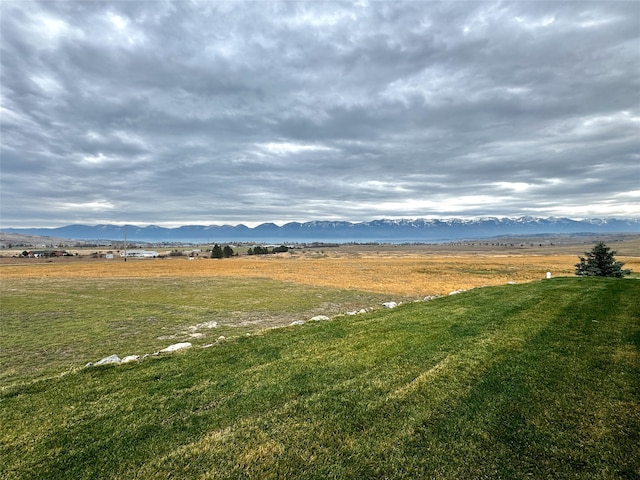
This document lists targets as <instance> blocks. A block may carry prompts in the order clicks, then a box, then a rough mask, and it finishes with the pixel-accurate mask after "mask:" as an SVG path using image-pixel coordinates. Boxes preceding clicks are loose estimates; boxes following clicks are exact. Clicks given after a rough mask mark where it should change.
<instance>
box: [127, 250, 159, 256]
mask: <svg viewBox="0 0 640 480" xmlns="http://www.w3.org/2000/svg"><path fill="white" fill-rule="evenodd" d="M125 255H126V257H127V258H156V257H157V256H158V252H156V251H155V250H127V251H126V252H120V256H121V257H124V256H125Z"/></svg>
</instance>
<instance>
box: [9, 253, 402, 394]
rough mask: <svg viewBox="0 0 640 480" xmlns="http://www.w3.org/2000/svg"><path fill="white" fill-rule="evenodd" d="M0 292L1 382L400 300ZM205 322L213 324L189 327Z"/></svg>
mask: <svg viewBox="0 0 640 480" xmlns="http://www.w3.org/2000/svg"><path fill="white" fill-rule="evenodd" d="M183 263H187V262H186V261H185V262H183ZM190 263H193V262H190ZM46 266H48V265H46ZM1 287H2V292H1V293H0V298H1V301H0V316H1V317H2V320H1V322H0V345H1V346H2V348H0V365H2V368H1V369H0V385H11V384H16V383H20V382H23V381H24V380H25V379H26V380H33V379H35V378H42V377H47V376H53V375H57V374H59V373H60V372H61V371H66V370H69V369H73V368H75V367H78V366H82V365H85V364H86V363H87V362H96V361H98V360H100V359H101V358H103V357H106V356H108V355H111V354H114V353H115V354H118V355H119V356H121V357H124V356H126V355H133V354H137V355H144V354H147V353H153V352H156V351H158V350H160V349H162V348H165V347H166V346H167V345H169V344H172V343H177V342H183V341H189V342H192V343H193V344H194V345H204V344H209V343H212V342H214V341H215V340H216V339H217V338H218V337H219V336H220V335H223V336H225V337H228V338H229V337H234V336H238V335H244V334H245V333H247V332H254V331H256V330H259V329H262V328H266V327H270V326H276V325H280V326H281V325H288V324H290V323H291V322H292V321H294V320H307V319H309V318H311V317H313V316H315V315H319V314H324V315H331V316H333V315H336V314H339V313H344V312H345V311H349V310H359V309H360V308H363V307H368V306H371V305H379V304H380V303H381V302H383V301H387V300H398V298H393V297H391V298H390V297H389V296H382V295H379V294H374V293H367V292H359V291H355V290H339V289H332V288H324V287H313V286H305V285H297V284H293V283H285V282H277V281H274V280H268V279H262V278H225V277H214V278H198V277H196V278H190V277H176V278H171V277H169V278H124V279H123V278H107V279H100V278H89V279H83V278H81V279H78V278H54V279H50V278H25V279H6V278H3V279H2V285H1ZM205 322H217V324H218V326H217V327H216V328H198V329H197V328H195V326H197V325H198V324H202V323H205ZM193 333H196V334H198V335H202V336H201V337H193V336H192V335H191V334H193Z"/></svg>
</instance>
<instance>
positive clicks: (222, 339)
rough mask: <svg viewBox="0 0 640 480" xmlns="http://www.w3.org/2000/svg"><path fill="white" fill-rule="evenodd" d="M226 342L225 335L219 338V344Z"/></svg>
mask: <svg viewBox="0 0 640 480" xmlns="http://www.w3.org/2000/svg"><path fill="white" fill-rule="evenodd" d="M225 340H226V339H225V338H224V335H220V336H219V337H218V341H219V342H224V341H225Z"/></svg>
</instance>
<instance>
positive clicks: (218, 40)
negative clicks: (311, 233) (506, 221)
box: [0, 1, 640, 227]
mask: <svg viewBox="0 0 640 480" xmlns="http://www.w3.org/2000/svg"><path fill="white" fill-rule="evenodd" d="M0 8H1V9H2V12H1V18H0V21H1V25H0V26H1V30H0V35H1V42H0V43H1V45H2V46H1V48H2V51H1V57H0V61H1V63H2V72H1V75H2V76H1V78H0V88H1V94H2V100H1V101H2V116H1V117H0V122H1V124H0V128H1V134H2V142H1V155H2V157H1V162H2V163H1V169H2V171H1V173H2V175H1V179H0V182H1V186H2V192H1V200H2V202H1V205H0V208H1V221H2V225H4V226H14V227H19V226H59V225H64V224H69V223H104V222H125V221H126V222H129V223H141V224H151V223H153V224H160V225H162V224H166V225H178V224H193V223H201V224H216V223H247V224H255V223H259V222H266V221H273V222H285V221H291V220H297V221H305V220H316V219H317V220H320V219H339V220H351V221H359V220H370V219H372V218H381V217H437V216H463V217H469V216H485V215H498V216H519V215H536V216H550V215H554V216H569V217H575V218H584V217H593V216H618V217H637V216H639V215H640V206H639V205H640V148H639V147H640V113H639V111H640V78H639V72H640V55H639V54H638V51H640V48H639V47H640V39H639V33H640V9H639V8H638V4H637V2H624V1H619V2H506V3H504V2H401V1H399V2H370V3H369V2H359V3H343V2H228V3H225V2H186V1H180V2H101V1H97V2H86V1H67V2H47V1H43V2H28V1H21V2H17V1H8V2H2V3H1V4H0Z"/></svg>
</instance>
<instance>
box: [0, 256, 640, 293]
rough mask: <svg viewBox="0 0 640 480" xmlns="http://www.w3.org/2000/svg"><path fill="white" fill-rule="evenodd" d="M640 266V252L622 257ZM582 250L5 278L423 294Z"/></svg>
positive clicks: (83, 269) (525, 278) (266, 260)
mask: <svg viewBox="0 0 640 480" xmlns="http://www.w3.org/2000/svg"><path fill="white" fill-rule="evenodd" d="M620 259H621V260H622V261H625V262H626V268H631V269H632V270H634V271H635V272H638V271H640V258H638V257H620ZM576 260H577V258H576V256H575V255H503V256H500V255H482V254H473V255H470V254H469V255H449V256H441V255H419V254H415V253H410V254H405V255H386V254H380V255H371V254H369V255H367V254H361V255H352V254H350V255H345V256H340V255H333V256H326V257H317V256H313V255H302V254H294V255H268V256H253V257H247V256H240V257H235V258H231V259H225V260H213V259H196V260H187V259H186V258H170V259H146V260H130V261H128V262H123V261H122V260H121V259H115V260H98V261H73V262H64V261H60V262H58V261H52V262H44V263H22V264H14V265H7V264H5V265H2V266H1V268H0V276H1V277H2V278H34V279H35V278H49V279H55V278H87V279H90V278H146V277H148V278H158V277H185V278H189V277H238V278H249V277H250V278H268V279H272V280H279V281H284V282H292V283H298V284H304V285H314V286H325V287H335V288H344V289H354V290H363V291H370V292H376V293H387V294H395V295H403V296H407V297H421V296H426V295H443V294H447V293H449V292H451V291H453V290H459V289H464V290H466V289H470V288H474V287H480V286H489V285H500V284H506V283H508V282H516V283H523V282H529V281H532V280H539V279H543V278H545V275H546V272H551V274H552V275H553V276H571V275H573V273H574V264H575V263H576Z"/></svg>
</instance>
